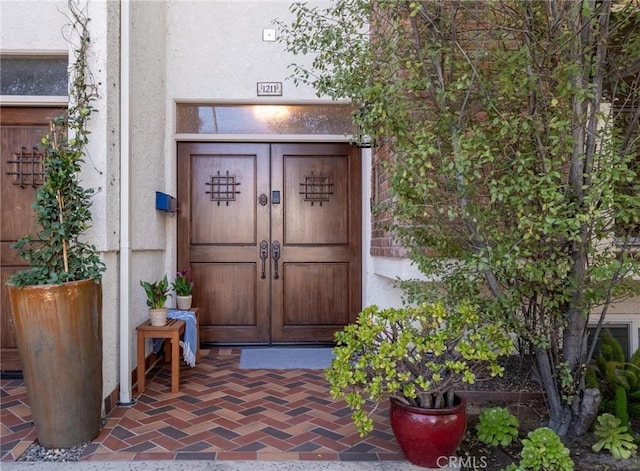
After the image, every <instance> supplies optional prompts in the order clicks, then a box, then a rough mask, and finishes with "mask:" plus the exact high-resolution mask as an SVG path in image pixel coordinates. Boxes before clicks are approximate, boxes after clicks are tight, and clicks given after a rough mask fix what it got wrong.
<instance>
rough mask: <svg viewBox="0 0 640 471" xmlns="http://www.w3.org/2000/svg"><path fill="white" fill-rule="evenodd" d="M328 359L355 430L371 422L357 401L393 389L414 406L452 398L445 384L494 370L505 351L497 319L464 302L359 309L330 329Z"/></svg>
mask: <svg viewBox="0 0 640 471" xmlns="http://www.w3.org/2000/svg"><path fill="white" fill-rule="evenodd" d="M335 339H336V347H335V348H334V354H335V358H334V359H333V361H332V363H331V366H330V367H329V368H328V369H327V371H326V376H327V379H328V381H329V384H330V387H331V394H332V396H333V397H334V398H339V397H342V398H344V399H346V402H347V405H348V406H349V407H350V408H351V409H352V411H353V414H352V418H353V421H354V423H355V424H356V426H357V427H358V431H359V432H360V434H361V435H366V434H367V433H369V432H370V431H371V430H372V427H373V421H372V420H371V418H370V417H369V416H368V415H367V414H366V413H365V411H364V409H363V406H364V405H365V403H366V401H367V400H370V401H380V400H382V399H383V398H385V397H387V396H388V395H393V396H395V397H396V398H398V399H399V400H400V401H402V402H403V403H405V404H408V405H411V406H414V407H424V408H441V407H448V406H452V405H453V400H454V394H453V391H454V389H455V388H456V387H459V386H460V385H461V384H462V383H469V384H472V383H473V382H474V381H475V377H476V373H477V372H478V371H479V370H480V369H485V368H486V370H487V371H489V373H490V374H491V375H492V376H495V375H502V373H503V368H502V367H501V366H500V365H499V364H498V358H499V357H500V356H502V355H507V354H510V353H512V352H513V348H514V347H513V342H512V340H511V338H510V337H509V335H508V334H507V333H506V331H505V330H504V327H503V325H502V324H501V323H500V322H499V321H496V322H491V321H490V320H489V319H488V318H486V317H485V316H484V313H483V315H482V316H481V315H480V313H479V311H478V309H477V308H476V307H475V306H473V305H472V304H470V303H468V302H462V303H460V304H459V305H458V306H456V307H455V308H451V309H447V308H445V306H444V305H443V304H442V303H437V304H426V303H423V304H421V305H419V306H417V307H405V308H401V309H394V308H389V309H379V308H378V307H377V306H369V307H367V308H365V309H364V310H363V311H362V312H361V313H360V314H359V316H358V320H357V322H356V323H355V324H350V325H347V326H346V327H345V328H344V329H343V330H342V331H340V332H337V333H336V336H335Z"/></svg>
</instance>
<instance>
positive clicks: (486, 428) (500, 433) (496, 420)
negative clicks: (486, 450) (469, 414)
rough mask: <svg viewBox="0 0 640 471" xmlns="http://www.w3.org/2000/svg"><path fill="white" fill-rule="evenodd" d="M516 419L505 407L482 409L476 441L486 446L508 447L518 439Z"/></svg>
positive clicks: (477, 426)
mask: <svg viewBox="0 0 640 471" xmlns="http://www.w3.org/2000/svg"><path fill="white" fill-rule="evenodd" d="M519 426H520V423H519V422H518V418H517V417H516V416H515V415H513V414H512V413H511V412H509V409H507V408H505V407H492V408H490V409H484V410H483V411H482V412H481V413H480V416H479V417H478V423H477V424H476V432H477V433H478V440H480V441H481V442H482V443H486V444H487V445H493V446H498V445H502V446H509V445H510V444H511V442H512V441H513V440H515V439H516V438H517V437H518V427H519Z"/></svg>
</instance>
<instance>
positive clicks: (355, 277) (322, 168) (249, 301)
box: [177, 142, 362, 344]
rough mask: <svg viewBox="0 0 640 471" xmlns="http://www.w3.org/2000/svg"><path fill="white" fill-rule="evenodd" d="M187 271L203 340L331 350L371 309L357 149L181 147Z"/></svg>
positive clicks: (181, 229)
mask: <svg viewBox="0 0 640 471" xmlns="http://www.w3.org/2000/svg"><path fill="white" fill-rule="evenodd" d="M178 207H179V210H178V247H177V256H178V268H179V269H182V268H184V267H190V268H191V272H192V276H193V279H194V282H195V287H194V303H195V304H196V305H198V306H200V307H201V311H200V312H201V314H200V339H201V342H205V343H213V344H249V343H325V342H331V341H332V340H333V336H334V333H335V332H336V331H337V330H340V329H341V328H342V327H343V326H344V325H346V324H348V323H350V322H353V321H354V320H355V318H356V316H357V313H358V312H359V311H360V309H361V223H362V221H361V167H360V153H359V150H358V149H357V148H355V147H353V146H350V145H348V144H324V143H323V144H258V143H247V144H239V143H202V142H199V143H179V144H178Z"/></svg>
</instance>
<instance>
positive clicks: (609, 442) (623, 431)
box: [591, 413, 638, 459]
mask: <svg viewBox="0 0 640 471" xmlns="http://www.w3.org/2000/svg"><path fill="white" fill-rule="evenodd" d="M628 431H629V429H628V427H627V426H625V425H621V422H620V419H618V418H617V417H614V416H613V415H611V414H609V413H605V414H602V415H600V416H598V423H597V424H596V426H595V430H594V432H593V433H594V435H595V436H596V438H598V441H597V442H596V443H594V444H593V446H592V447H591V448H592V449H593V451H595V452H599V451H600V450H602V449H603V448H604V449H605V450H609V452H610V453H611V456H613V457H614V458H615V459H627V458H629V457H631V455H632V454H633V453H635V450H636V449H637V448H638V446H637V445H636V444H635V443H634V442H633V436H632V435H631V434H630V433H628Z"/></svg>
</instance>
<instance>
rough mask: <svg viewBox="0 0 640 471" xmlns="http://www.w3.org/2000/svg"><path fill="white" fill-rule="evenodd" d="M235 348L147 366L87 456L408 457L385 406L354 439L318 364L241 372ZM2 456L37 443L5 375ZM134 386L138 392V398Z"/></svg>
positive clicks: (18, 386)
mask: <svg viewBox="0 0 640 471" xmlns="http://www.w3.org/2000/svg"><path fill="white" fill-rule="evenodd" d="M239 359H240V349H224V348H216V349H211V350H209V352H208V353H207V354H206V355H203V356H202V358H201V360H200V362H199V363H198V364H197V365H196V367H195V368H189V367H188V366H186V365H182V367H181V370H180V391H179V392H178V393H171V392H170V391H171V387H170V386H171V372H170V369H169V367H168V366H164V365H161V366H159V367H154V369H153V370H152V371H151V372H150V373H147V375H148V376H147V377H148V380H149V383H148V386H147V389H145V392H144V393H143V394H142V395H139V396H138V397H137V401H136V403H135V405H133V406H132V407H117V408H115V409H114V410H113V411H112V412H111V413H110V414H109V416H108V417H107V418H106V425H105V427H104V428H103V430H102V431H101V432H100V434H99V435H98V437H96V439H94V440H93V441H92V442H91V443H90V444H89V446H88V447H87V448H86V450H85V452H84V455H83V458H82V459H83V460H105V461H106V460H109V461H114V460H127V461H133V460H185V459H186V460H192V459H193V460H195V459H200V460H202V459H204V460H340V461H365V460H367V461H382V460H404V459H405V458H404V455H403V454H402V452H401V451H400V448H399V446H398V444H397V442H396V441H395V438H394V437H393V432H392V431H391V427H390V425H389V421H388V409H387V406H386V405H380V406H379V407H378V408H377V409H376V410H374V411H373V416H374V424H375V428H374V431H373V432H372V433H371V434H370V435H368V436H367V437H364V438H362V437H360V436H359V435H358V433H357V431H356V429H355V426H354V425H353V423H352V422H351V417H350V410H349V409H348V408H347V407H346V405H345V403H344V401H335V400H333V399H332V398H331V395H330V393H329V387H328V383H327V381H326V379H325V378H324V372H323V371H322V370H302V369H300V370H241V369H240V368H239V366H238V365H239ZM0 392H1V404H0V411H1V439H2V440H1V444H0V445H1V453H2V455H1V456H2V458H1V459H2V461H14V460H16V459H17V458H18V457H19V456H20V455H21V454H22V453H23V452H24V451H25V450H26V449H27V448H28V447H29V445H31V444H32V443H33V442H34V440H35V438H36V437H35V431H34V429H33V424H32V422H31V413H30V409H29V406H28V405H27V399H26V391H25V388H24V383H23V382H22V380H2V381H1V389H0ZM136 392H137V391H136V390H135V389H134V395H136Z"/></svg>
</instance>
